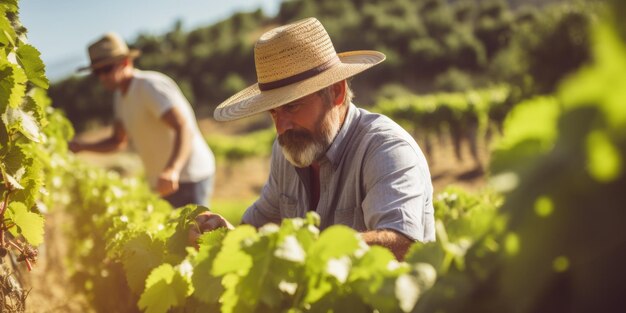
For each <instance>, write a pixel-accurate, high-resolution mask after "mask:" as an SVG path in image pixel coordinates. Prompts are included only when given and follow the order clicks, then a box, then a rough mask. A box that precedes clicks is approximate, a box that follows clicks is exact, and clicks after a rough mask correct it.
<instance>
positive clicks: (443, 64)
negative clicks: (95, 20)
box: [50, 0, 598, 131]
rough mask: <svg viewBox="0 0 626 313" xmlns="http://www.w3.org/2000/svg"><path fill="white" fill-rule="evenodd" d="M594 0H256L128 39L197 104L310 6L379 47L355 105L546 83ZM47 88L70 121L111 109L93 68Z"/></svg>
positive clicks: (231, 85) (583, 38)
mask: <svg viewBox="0 0 626 313" xmlns="http://www.w3.org/2000/svg"><path fill="white" fill-rule="evenodd" d="M596 2H598V1H592V0H587V1H583V0H580V1H577V2H569V1H567V2H563V1H556V0H555V1H545V2H544V3H543V4H542V5H543V6H542V7H539V6H538V5H526V6H525V5H520V1H510V2H507V1H504V0H483V1H479V0H456V1H446V0H384V1H383V0H320V1H310V0H290V1H283V2H282V3H281V6H280V9H279V12H278V13H277V14H276V16H273V17H271V16H267V15H266V14H265V13H264V12H263V11H262V10H260V9H259V10H256V11H253V12H240V13H236V14H233V15H232V16H231V17H229V18H227V19H224V20H222V21H220V22H217V23H215V24H213V25H210V26H206V27H201V28H197V29H194V30H191V31H184V30H183V24H182V22H180V21H179V22H177V23H176V24H175V25H174V26H173V28H172V29H171V30H170V31H168V32H167V33H165V34H162V35H148V34H140V35H139V36H138V37H137V38H136V40H135V41H134V42H130V43H129V45H130V46H132V47H134V48H137V49H140V50H141V51H142V56H141V57H139V58H138V59H137V60H136V65H137V67H138V68H140V69H145V70H156V71H161V72H163V73H165V74H167V75H169V76H171V77H172V78H174V79H175V80H176V81H177V82H178V84H179V85H180V87H181V89H182V90H183V93H184V94H185V95H186V96H187V97H188V98H189V100H190V102H191V103H192V105H194V107H195V108H196V110H197V111H201V112H205V111H206V112H212V109H213V108H214V107H215V106H216V105H217V104H219V103H220V102H221V101H223V100H225V99H226V98H228V97H229V96H231V95H232V94H233V93H235V92H237V91H239V90H241V89H242V88H244V87H246V86H248V85H250V84H252V83H254V82H256V74H255V70H254V55H253V46H254V42H255V41H256V39H257V38H258V37H259V36H260V35H261V34H262V33H263V31H265V30H268V29H270V28H272V27H275V26H277V25H282V24H286V23H289V22H293V21H295V20H298V19H301V18H305V17H309V16H315V17H317V18H318V19H319V20H320V21H321V22H322V24H323V25H324V26H325V27H326V29H327V31H328V32H329V34H330V36H331V38H332V39H333V43H334V44H335V49H336V50H337V51H338V52H341V51H348V50H358V49H375V50H379V51H382V52H384V53H385V54H386V55H387V61H386V62H385V63H384V65H383V66H379V67H377V68H374V69H372V70H371V71H369V72H368V73H365V74H363V75H361V76H359V78H358V79H356V80H354V81H353V85H354V88H355V90H356V91H357V98H356V101H357V102H358V103H359V104H360V105H364V106H369V105H373V104H375V102H376V99H377V97H378V96H379V95H380V94H385V95H386V96H388V95H389V94H390V93H391V94H398V93H400V94H403V93H430V92H434V91H464V90H468V89H471V88H482V87H488V86H491V85H493V84H496V83H500V82H507V83H509V84H512V85H514V86H521V87H522V88H524V91H525V92H526V93H529V94H535V93H548V92H550V91H552V90H553V89H554V86H555V83H556V82H557V81H558V80H559V79H560V78H561V77H562V76H564V75H565V74H567V73H569V72H571V71H572V70H573V69H575V68H577V67H578V66H580V65H581V64H582V63H584V62H585V61H586V60H587V59H588V58H589V57H588V55H589V52H588V48H587V47H588V44H587V43H588V34H587V29H588V27H587V26H588V24H589V23H590V21H591V19H592V18H591V16H592V13H590V12H593V11H594V10H590V7H593V6H594V4H595V3H596ZM533 3H534V2H533ZM546 3H549V4H546ZM96 35H97V34H94V36H96ZM86 45H87V43H85V46H86ZM85 53H86V52H85ZM50 96H51V98H52V99H53V104H54V106H55V107H58V108H62V109H63V110H64V111H65V112H66V114H67V116H68V118H69V119H70V120H71V121H72V123H73V124H74V126H75V127H76V129H77V131H81V130H84V129H85V128H86V127H88V126H89V125H90V123H93V122H108V121H109V120H110V119H111V118H112V107H111V105H110V102H111V96H110V94H107V93H106V92H105V91H104V90H103V89H102V88H101V87H100V86H98V84H97V80H96V78H95V77H91V76H87V77H84V76H83V77H77V76H73V77H69V78H67V79H65V80H62V81H59V82H57V83H55V84H53V85H52V86H51V88H50Z"/></svg>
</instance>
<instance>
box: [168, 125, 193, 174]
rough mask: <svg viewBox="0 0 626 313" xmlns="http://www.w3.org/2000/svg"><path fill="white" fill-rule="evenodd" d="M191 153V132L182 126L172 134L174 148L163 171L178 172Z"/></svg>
mask: <svg viewBox="0 0 626 313" xmlns="http://www.w3.org/2000/svg"><path fill="white" fill-rule="evenodd" d="M190 153H191V131H190V130H189V128H188V127H186V126H182V127H180V128H179V129H176V131H175V132H174V146H173V149H172V154H171V155H170V158H169V159H168V161H167V164H166V165H165V170H174V171H175V172H176V173H178V172H180V170H181V168H183V165H184V164H185V161H186V160H187V159H188V158H189V154H190Z"/></svg>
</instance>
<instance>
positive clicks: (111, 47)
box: [78, 33, 141, 71]
mask: <svg viewBox="0 0 626 313" xmlns="http://www.w3.org/2000/svg"><path fill="white" fill-rule="evenodd" d="M88 50H89V59H90V60H91V64H90V65H89V66H84V67H81V68H79V69H78V71H84V70H87V69H91V70H95V69H97V68H100V67H103V66H106V65H109V64H113V63H115V62H117V61H119V60H122V59H124V58H126V57H130V58H136V57H138V56H139V55H140V54H141V52H140V51H139V50H135V49H128V46H127V45H126V42H124V40H123V39H122V38H121V37H120V36H119V35H118V34H116V33H106V34H104V35H103V36H102V37H101V38H100V39H98V40H97V41H95V42H93V43H92V44H91V45H89V48H88Z"/></svg>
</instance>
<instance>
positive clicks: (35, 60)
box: [17, 45, 49, 89]
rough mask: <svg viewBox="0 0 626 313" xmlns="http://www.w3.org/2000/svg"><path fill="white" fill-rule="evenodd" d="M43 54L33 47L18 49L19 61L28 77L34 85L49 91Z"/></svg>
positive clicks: (23, 46)
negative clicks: (42, 58) (42, 59)
mask: <svg viewBox="0 0 626 313" xmlns="http://www.w3.org/2000/svg"><path fill="white" fill-rule="evenodd" d="M40 55H41V53H39V51H38V50H37V49H35V47H33V46H31V45H22V46H20V47H19V48H18V49H17V61H18V62H19V63H20V65H22V67H23V68H24V71H25V72H26V77H28V80H29V81H30V82H31V83H33V85H35V86H37V87H39V88H43V89H48V86H49V83H48V78H46V66H45V65H44V63H43V62H42V61H41V57H40Z"/></svg>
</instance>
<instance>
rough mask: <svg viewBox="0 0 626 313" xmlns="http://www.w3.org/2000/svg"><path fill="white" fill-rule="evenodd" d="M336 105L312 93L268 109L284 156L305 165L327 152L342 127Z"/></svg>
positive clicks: (297, 164)
mask: <svg viewBox="0 0 626 313" xmlns="http://www.w3.org/2000/svg"><path fill="white" fill-rule="evenodd" d="M339 108H340V107H339V106H333V105H332V104H331V103H330V101H329V100H328V99H324V97H322V96H321V95H320V94H319V93H313V94H310V95H308V96H305V97H302V98H300V99H298V100H295V101H293V102H290V103H287V104H285V105H283V106H280V107H278V108H275V109H272V110H270V114H271V115H272V119H273V120H274V125H275V126H276V132H277V134H278V143H279V144H280V146H281V148H282V151H283V154H284V155H285V158H287V160H288V161H289V162H290V163H291V164H293V165H294V166H296V167H307V166H309V165H311V163H313V162H314V161H316V160H318V159H319V158H320V157H322V156H323V155H324V153H326V150H328V147H329V146H330V144H331V143H332V142H333V140H334V139H335V136H336V135H337V133H338V132H339V128H340V126H341V119H340V112H339Z"/></svg>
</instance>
